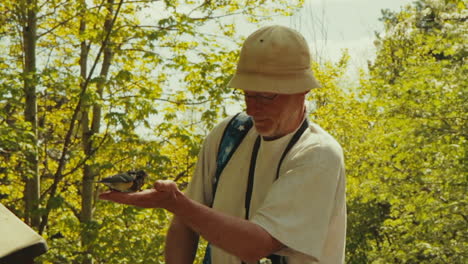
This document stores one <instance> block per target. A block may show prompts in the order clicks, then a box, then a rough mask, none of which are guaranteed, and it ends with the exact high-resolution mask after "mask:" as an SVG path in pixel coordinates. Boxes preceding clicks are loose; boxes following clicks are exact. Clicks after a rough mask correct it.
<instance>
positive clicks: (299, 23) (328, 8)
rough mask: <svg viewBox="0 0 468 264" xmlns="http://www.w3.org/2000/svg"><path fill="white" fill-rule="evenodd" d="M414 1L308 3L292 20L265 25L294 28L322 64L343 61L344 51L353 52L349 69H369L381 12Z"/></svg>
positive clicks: (327, 0) (324, 0) (247, 29)
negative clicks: (323, 62)
mask: <svg viewBox="0 0 468 264" xmlns="http://www.w3.org/2000/svg"><path fill="white" fill-rule="evenodd" d="M412 2H413V1H412V0H305V6H304V7H303V8H302V9H301V10H300V12H299V13H297V14H295V15H294V16H293V17H281V18H276V19H274V20H273V21H272V22H268V23H266V24H280V25H285V26H289V27H292V28H295V29H296V30H298V31H299V32H301V33H302V34H303V35H304V37H305V38H306V39H307V42H308V43H309V46H310V50H311V53H312V55H313V56H314V57H315V59H316V60H319V61H326V60H329V61H333V62H336V61H338V60H339V59H340V57H341V55H342V53H343V50H344V49H348V52H349V53H350V56H351V59H350V64H349V67H350V70H351V71H352V72H356V71H357V69H358V68H363V67H366V65H367V61H368V60H372V59H373V58H374V55H375V48H374V45H373V42H374V40H375V33H374V32H376V31H377V32H383V23H382V22H381V21H379V18H380V17H381V10H382V9H390V10H392V11H400V10H401V8H402V7H404V6H405V5H408V4H411V3H412ZM254 30H255V28H253V27H252V26H245V27H241V28H240V29H239V31H240V32H239V33H244V32H245V35H249V34H250V33H251V32H253V31H254Z"/></svg>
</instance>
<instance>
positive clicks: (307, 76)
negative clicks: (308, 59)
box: [228, 71, 321, 94]
mask: <svg viewBox="0 0 468 264" xmlns="http://www.w3.org/2000/svg"><path fill="white" fill-rule="evenodd" d="M228 87H232V88H236V89H241V90H245V91H253V92H268V93H277V94H298V93H302V92H307V91H310V90H311V89H314V88H320V87H321V86H320V84H319V82H318V81H317V80H316V79H315V77H314V75H313V74H312V72H311V71H307V72H304V73H301V74H294V75H289V74H287V75H280V74H275V75H269V74H260V73H246V72H237V73H236V74H235V75H234V76H233V77H232V79H231V80H230V81H229V83H228Z"/></svg>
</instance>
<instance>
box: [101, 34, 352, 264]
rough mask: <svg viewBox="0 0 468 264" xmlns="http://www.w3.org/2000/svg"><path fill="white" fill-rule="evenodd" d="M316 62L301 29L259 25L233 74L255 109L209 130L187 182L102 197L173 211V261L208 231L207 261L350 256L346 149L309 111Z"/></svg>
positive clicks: (169, 253) (339, 259)
mask: <svg viewBox="0 0 468 264" xmlns="http://www.w3.org/2000/svg"><path fill="white" fill-rule="evenodd" d="M310 63H311V59H310V52H309V48H308V46H307V43H306V41H305V39H304V38H303V37H302V36H301V35H300V34H299V33H298V32H297V31H295V30H292V29H290V28H287V27H283V26H269V27H264V28H261V29H259V30H257V31H255V32H254V33H253V34H251V35H250V36H249V37H248V38H247V39H246V41H245V43H244V44H243V46H242V50H241V53H240V59H239V63H238V67H237V72H236V74H235V75H234V77H233V78H232V80H231V81H230V83H229V85H230V87H233V88H235V90H234V91H235V92H236V93H238V94H242V95H243V96H244V97H245V102H246V106H247V114H242V113H241V114H240V115H237V116H235V117H229V118H227V119H226V120H224V121H222V122H221V123H220V124H219V125H218V126H216V127H215V128H214V129H213V131H211V133H210V134H209V135H208V136H207V138H206V139H205V142H204V144H203V148H202V150H201V152H200V154H199V159H198V163H197V167H196V169H195V173H194V175H193V177H192V181H191V183H190V185H189V187H188V189H187V192H186V193H185V194H184V193H182V192H181V191H179V190H178V188H177V186H176V185H175V183H174V182H171V181H157V182H156V183H155V184H154V188H153V189H151V190H145V191H143V192H138V193H130V194H126V193H118V192H110V193H105V194H101V196H100V197H101V199H107V200H112V201H116V202H120V203H125V204H131V205H135V206H140V207H146V208H164V209H166V210H168V211H170V212H172V213H173V214H174V218H173V220H172V224H171V227H170V229H169V232H168V235H167V239H166V262H167V263H168V264H171V263H174V264H181V263H192V262H193V259H194V257H195V253H196V250H197V245H198V238H199V236H202V237H203V238H204V239H206V240H207V241H208V242H209V246H208V249H207V252H206V255H205V259H204V263H214V264H240V263H257V262H258V261H259V260H261V259H262V258H269V259H270V260H271V262H273V263H288V264H299V263H300V264H308V263H344V249H345V237H346V203H345V172H344V161H343V153H342V149H341V147H340V145H339V144H338V143H337V142H336V141H335V140H334V139H333V138H332V137H331V136H330V135H329V134H328V133H327V132H325V131H324V130H323V129H322V128H320V127H319V126H318V125H317V124H314V123H313V122H310V121H308V119H307V114H306V108H305V96H306V94H307V93H308V92H309V91H310V90H311V89H313V88H317V87H319V84H318V82H317V81H316V80H315V78H314V76H313V74H312V71H311V67H310V66H311V65H310ZM249 124H253V128H252V129H249ZM240 134H244V135H243V136H242V137H239V136H238V135H240ZM231 139H232V140H231ZM232 141H236V142H235V143H232ZM226 142H228V143H226ZM224 153H227V154H226V155H224ZM220 157H221V158H220ZM220 160H221V161H220Z"/></svg>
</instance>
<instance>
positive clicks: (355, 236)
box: [0, 0, 468, 263]
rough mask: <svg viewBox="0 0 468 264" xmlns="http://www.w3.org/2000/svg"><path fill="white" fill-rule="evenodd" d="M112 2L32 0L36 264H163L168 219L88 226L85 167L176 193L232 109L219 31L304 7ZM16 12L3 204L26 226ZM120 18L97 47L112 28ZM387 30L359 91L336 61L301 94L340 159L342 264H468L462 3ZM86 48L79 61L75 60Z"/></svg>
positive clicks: (419, 13)
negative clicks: (161, 183) (42, 248)
mask: <svg viewBox="0 0 468 264" xmlns="http://www.w3.org/2000/svg"><path fill="white" fill-rule="evenodd" d="M111 2H112V1H104V2H103V1H61V0H52V1H51V0H49V1H38V5H37V6H38V9H37V12H38V16H37V19H38V21H37V24H38V30H37V35H38V38H37V51H36V53H37V61H38V64H37V72H36V76H37V80H36V81H37V87H36V88H37V99H38V115H37V119H38V135H37V139H38V142H39V146H38V150H37V153H35V154H36V155H37V157H38V160H39V172H40V176H41V205H40V206H39V208H37V209H36V211H37V212H36V213H38V214H40V215H41V216H44V215H46V214H50V217H49V221H48V222H47V225H46V228H45V230H44V232H43V234H42V235H43V236H44V237H45V238H46V239H47V241H48V243H49V247H50V250H49V252H48V253H47V254H45V255H44V256H42V257H41V259H42V261H43V263H86V260H87V259H89V258H93V259H94V261H95V263H163V246H164V236H165V233H166V231H167V227H168V226H167V224H168V221H169V219H170V215H168V214H167V212H165V211H163V210H143V209H138V208H132V207H127V206H122V205H117V204H112V203H108V202H103V201H100V200H97V199H96V197H91V198H92V201H93V207H94V208H93V211H94V217H93V219H92V220H90V221H85V220H84V219H83V216H82V198H83V190H82V188H81V186H82V182H83V168H84V166H85V165H88V166H90V167H91V168H92V169H96V171H99V174H98V175H97V178H100V177H103V176H107V175H110V174H113V173H116V172H121V171H125V170H128V169H135V168H141V169H145V170H146V171H148V172H149V174H150V180H149V182H148V185H147V186H145V187H148V188H149V187H150V186H151V183H152V182H153V181H154V180H157V179H175V180H176V181H177V183H178V184H179V186H180V187H181V188H182V189H183V188H184V187H185V186H186V184H187V182H188V180H189V178H190V175H191V172H192V169H193V164H194V163H195V161H196V156H197V154H198V151H199V149H200V144H201V142H202V140H203V138H204V135H205V134H206V133H207V131H208V130H209V129H211V128H212V127H213V125H214V124H215V123H216V122H217V121H218V120H220V118H223V117H224V116H225V115H226V112H227V109H226V107H227V105H228V104H229V103H232V102H234V103H239V100H238V99H239V98H234V97H232V96H231V95H230V94H229V92H230V91H229V90H228V89H227V88H226V82H227V80H229V77H230V76H231V74H232V73H233V69H234V66H235V63H236V59H237V56H238V50H239V44H240V40H241V39H242V38H241V37H239V36H237V34H236V24H235V23H228V22H227V21H228V20H226V19H224V18H226V17H230V16H234V15H239V14H243V15H244V17H246V18H247V19H248V20H251V21H258V20H262V19H264V18H266V17H264V15H275V14H283V15H284V14H290V13H291V12H293V11H294V10H295V8H296V7H297V6H300V5H301V4H302V2H303V1H295V2H293V3H289V1H252V0H243V1H200V2H196V1H175V0H167V1H137V2H124V4H122V5H121V8H120V11H119V13H118V14H117V15H116V11H117V10H118V6H119V3H120V1H117V2H115V3H114V4H113V5H110V4H105V3H111ZM24 4H25V1H1V2H0V51H1V52H0V53H1V54H2V56H0V202H2V203H3V204H5V205H6V206H8V207H9V208H10V209H12V210H13V211H14V212H15V213H16V214H17V215H19V216H20V217H23V216H24V215H25V214H26V212H25V208H24V203H23V202H22V201H23V199H24V197H23V189H24V180H25V177H26V175H28V174H31V173H30V172H28V171H27V170H28V168H29V166H28V164H27V162H28V161H27V158H26V156H27V155H28V153H32V151H31V150H34V149H35V148H34V146H33V144H34V139H35V138H34V137H35V135H34V133H32V128H31V125H30V124H29V123H28V122H26V121H25V120H24V114H23V111H24V107H25V105H24V104H25V103H24V102H25V101H24V89H23V85H24V80H25V78H28V76H24V74H22V72H23V70H22V67H23V59H22V56H24V54H23V47H22V45H23V44H22V38H21V30H24V29H25V27H24V26H25V22H24V8H25V5H24ZM150 10H152V11H150ZM155 10H157V12H155ZM114 16H115V17H116V20H115V24H114V25H113V27H112V31H111V34H110V35H109V41H108V43H107V44H106V45H105V46H103V43H104V40H105V37H106V32H105V30H103V28H105V21H106V18H109V17H114ZM81 22H85V25H86V26H85V27H84V29H83V28H82V30H81V31H80V23H81ZM382 22H383V23H384V24H385V32H384V33H385V34H384V35H382V36H377V41H376V44H377V57H376V60H375V61H374V62H373V63H372V64H371V65H370V67H369V74H368V75H366V74H364V73H363V74H362V76H361V80H360V84H359V86H358V87H346V88H345V89H344V88H343V87H341V86H342V84H343V83H346V78H347V77H346V75H345V72H346V68H347V63H348V60H349V56H348V55H347V54H346V53H345V54H344V55H343V57H342V59H341V60H340V61H339V62H337V63H335V64H332V63H325V64H324V65H313V69H314V72H315V73H316V76H317V78H318V79H319V81H320V82H321V84H322V86H323V88H320V89H315V90H313V91H312V93H311V96H310V98H309V103H308V104H309V109H310V110H311V118H312V120H314V121H315V122H317V123H318V124H320V125H321V126H322V127H324V128H325V129H326V130H327V131H329V132H330V133H331V134H332V135H333V136H334V137H335V138H337V140H338V141H339V142H340V143H341V145H342V146H343V149H344V152H345V158H346V168H347V197H348V231H347V256H346V257H347V263H465V262H466V258H467V254H466V252H468V242H467V237H468V234H467V232H466V226H467V221H468V219H467V215H466V212H467V209H468V208H467V198H466V195H465V193H466V190H467V173H466V172H467V171H468V168H467V163H466V160H467V157H466V154H467V149H466V148H467V140H466V137H467V134H466V131H468V125H467V120H468V116H467V113H468V109H467V107H468V106H467V104H466V101H468V95H467V92H468V90H467V89H466V87H467V81H466V78H465V76H466V75H467V66H466V54H467V47H466V44H464V43H465V42H464V37H465V35H466V31H467V24H466V4H465V3H464V2H463V1H459V0H431V1H429V0H428V1H425V0H420V1H416V2H415V3H414V4H413V5H412V6H408V7H407V8H405V9H403V10H401V11H400V12H397V13H392V12H389V11H384V12H383V18H382ZM213 29H215V30H213ZM80 32H81V33H80ZM210 32H216V33H215V34H213V33H210ZM232 39H239V41H235V42H233V41H232ZM83 43H84V44H85V46H86V47H89V50H88V51H89V52H88V53H87V54H86V56H84V57H83V54H82V56H81V57H80V49H81V48H82V47H83V46H82V44H83ZM106 52H108V54H109V53H110V54H111V55H112V56H110V58H111V61H110V62H108V63H109V71H108V74H106V75H103V74H100V72H103V69H104V68H105V65H106V63H105V62H104V61H103V57H104V56H103V54H104V53H106ZM107 58H109V57H107ZM85 59H86V61H87V69H86V74H85V75H82V74H80V70H82V69H83V67H80V62H82V61H85ZM83 76H86V77H83ZM86 79H88V80H89V83H88V86H86V90H83V83H85V80H86ZM80 100H81V103H82V105H78V102H80ZM93 106H99V107H100V111H101V112H102V113H101V116H100V118H98V120H96V121H98V122H99V124H100V130H99V131H98V133H95V134H92V135H91V137H90V141H89V142H90V144H91V150H92V151H91V152H90V153H86V152H85V151H84V150H83V146H82V145H83V144H84V143H83V142H84V137H86V134H83V133H82V132H83V131H84V130H85V128H84V127H83V125H82V124H83V123H82V122H81V121H82V120H84V119H86V118H87V119H89V120H90V126H91V123H92V120H93V118H95V117H96V116H97V115H96V113H95V112H93V111H92V110H91V109H92V107H93ZM76 109H78V110H79V111H78V112H77V113H78V114H77V115H76V118H75V119H74V118H73V117H74V115H73V113H74V111H75V110H76ZM72 124H74V126H72ZM67 134H70V142H69V143H68V145H67V144H66V138H67ZM65 145H66V148H65ZM33 154H34V153H33ZM61 161H64V163H63V164H64V165H65V166H64V168H63V170H60V164H61ZM94 180H96V179H94ZM54 186H56V192H55V193H53V194H52V190H53V189H54ZM98 188H101V186H96V189H95V191H97V192H99V191H101V189H98ZM46 205H48V206H49V207H46ZM200 247H201V248H202V247H203V245H201V246H200ZM199 258H200V256H198V260H197V261H198V262H199V261H200V259H199Z"/></svg>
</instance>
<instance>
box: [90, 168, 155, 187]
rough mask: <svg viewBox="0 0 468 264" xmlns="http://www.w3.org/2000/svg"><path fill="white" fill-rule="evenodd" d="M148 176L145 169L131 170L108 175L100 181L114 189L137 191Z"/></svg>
mask: <svg viewBox="0 0 468 264" xmlns="http://www.w3.org/2000/svg"><path fill="white" fill-rule="evenodd" d="M146 177H148V174H146V172H145V171H143V170H130V171H127V172H123V173H119V174H116V175H112V176H109V177H106V178H104V179H102V180H100V181H98V182H99V183H104V184H105V185H107V186H108V187H109V188H110V189H111V190H114V191H119V192H137V191H141V187H142V186H143V184H144V183H145V179H146Z"/></svg>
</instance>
